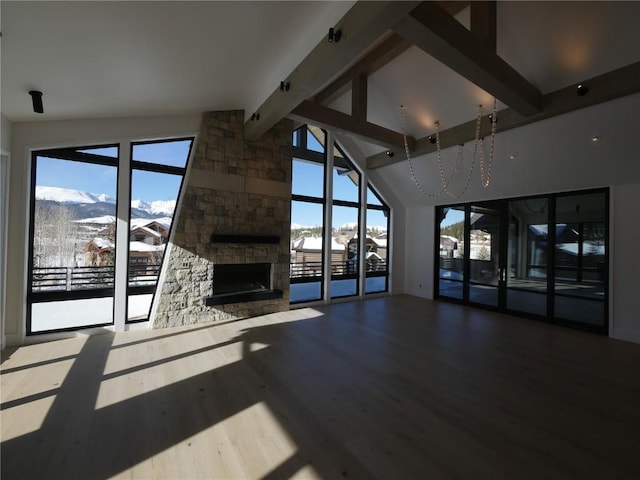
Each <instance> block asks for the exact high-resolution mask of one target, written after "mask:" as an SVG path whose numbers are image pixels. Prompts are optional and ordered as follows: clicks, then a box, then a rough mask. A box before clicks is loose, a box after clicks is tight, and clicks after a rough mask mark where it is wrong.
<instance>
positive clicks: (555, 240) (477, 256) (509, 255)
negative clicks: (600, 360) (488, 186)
mask: <svg viewBox="0 0 640 480" xmlns="http://www.w3.org/2000/svg"><path fill="white" fill-rule="evenodd" d="M436 215H437V219H438V220H437V224H436V230H437V232H438V237H439V248H438V251H437V252H436V256H437V261H438V264H439V268H438V273H437V281H436V289H435V295H436V297H438V298H445V299H447V298H448V299H451V300H455V301H463V302H465V303H469V304H472V305H478V306H487V307H491V308H496V309H498V310H504V311H508V312H513V313H519V314H523V315H526V316H529V317H533V318H538V319H541V320H546V321H550V322H553V323H558V324H563V325H568V326H574V327H578V328H582V329H586V330H592V331H596V332H601V333H606V332H607V329H608V323H607V305H608V288H607V286H608V285H607V272H608V191H607V190H605V189H601V190H592V191H586V192H571V193H559V194H549V195H539V196H535V197H527V198H516V199H506V200H496V201H488V202H474V203H470V204H463V205H445V206H440V207H437V209H436Z"/></svg>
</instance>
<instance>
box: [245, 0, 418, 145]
mask: <svg viewBox="0 0 640 480" xmlns="http://www.w3.org/2000/svg"><path fill="white" fill-rule="evenodd" d="M419 3H420V2H418V1H403V2H397V1H359V2H357V3H356V4H355V5H354V6H353V7H351V9H350V10H349V11H348V12H347V13H346V14H345V15H344V16H343V17H342V19H340V21H339V22H338V23H337V24H336V25H335V26H334V27H333V28H334V30H335V31H338V30H340V31H341V38H340V41H339V42H328V41H327V40H326V39H324V38H323V39H322V40H321V41H320V43H318V45H317V46H316V47H315V48H314V49H313V50H312V51H311V52H310V53H309V54H308V55H307V56H306V57H305V58H304V60H303V61H302V62H301V63H300V65H298V66H297V67H296V68H295V69H294V70H293V71H292V72H291V73H290V74H289V76H288V77H287V78H286V79H283V81H284V82H285V84H288V87H289V88H288V89H284V91H281V89H280V88H279V86H275V85H274V87H275V88H274V90H273V92H272V93H271V95H270V96H269V98H267V99H266V100H265V102H264V103H263V104H262V105H261V106H260V107H258V108H257V109H256V111H255V112H254V113H255V115H251V116H250V119H249V120H247V121H246V122H245V128H244V136H245V138H246V139H247V140H256V139H258V138H260V137H261V136H262V135H263V134H264V133H265V132H266V131H267V130H269V129H270V128H271V127H273V126H274V125H275V124H276V123H277V122H278V121H280V119H281V118H283V117H285V116H287V115H288V114H289V113H290V112H291V111H292V110H293V109H294V108H296V106H298V105H299V104H300V103H301V102H303V101H305V100H307V99H309V98H312V97H313V96H314V95H315V94H316V93H318V92H319V91H320V90H321V89H322V88H323V87H324V86H325V85H327V84H328V83H329V82H331V81H332V80H333V79H334V78H336V77H337V76H338V75H340V73H341V72H342V71H343V70H344V69H345V67H346V66H347V65H349V64H351V63H352V62H353V59H354V58H358V57H359V56H361V55H362V54H363V52H365V51H366V50H367V48H369V47H370V46H371V45H372V44H374V43H375V42H376V41H378V40H379V39H380V38H381V37H382V36H383V35H384V34H385V33H386V32H388V31H389V29H391V27H392V26H393V25H395V24H396V23H397V22H398V21H399V20H400V19H402V18H403V17H405V16H407V14H408V13H409V12H410V11H411V10H412V9H413V8H415V7H416V5H418V4H419ZM327 31H328V28H327ZM251 118H253V120H251Z"/></svg>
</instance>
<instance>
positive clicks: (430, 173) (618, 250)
mask: <svg viewBox="0 0 640 480" xmlns="http://www.w3.org/2000/svg"><path fill="white" fill-rule="evenodd" d="M498 119H499V116H498ZM498 121H499V120H498ZM639 125H640V94H636V95H632V96H629V97H625V98H622V99H618V100H615V101H613V102H608V103H606V104H601V105H597V106H594V107H590V108H587V109H583V110H578V111H576V112H572V113H571V114H567V115H562V116H560V117H556V118H553V119H550V120H547V121H544V122H538V123H535V124H531V125H528V126H525V127H521V128H518V129H514V130H510V131H508V132H504V133H501V134H498V135H497V139H496V161H495V165H494V169H495V172H494V177H493V183H492V185H491V186H490V188H488V189H486V190H483V189H482V187H481V186H480V180H479V176H478V172H477V170H476V171H475V173H474V175H473V177H472V179H471V186H470V187H469V190H468V192H467V194H466V195H465V196H463V197H462V198H460V199H459V200H453V199H451V198H447V197H446V196H440V197H438V198H437V200H434V199H431V198H428V197H425V196H424V195H422V194H421V193H420V192H418V190H417V188H416V186H415V185H413V184H412V181H411V180H410V177H409V173H408V172H409V169H408V164H407V162H406V161H405V162H401V163H399V164H396V165H393V166H391V167H384V168H381V169H379V171H380V172H381V173H382V175H383V176H384V178H387V179H388V182H389V184H390V185H391V186H392V187H393V189H394V191H395V192H396V194H397V195H398V196H400V195H401V193H400V192H405V194H404V197H403V200H404V203H405V204H406V205H408V206H407V209H406V212H407V219H406V222H407V228H406V231H405V234H406V240H405V245H406V252H405V254H406V262H405V271H406V272H405V278H406V288H405V291H406V292H407V293H410V294H413V295H420V296H424V297H427V298H431V296H432V293H433V285H432V279H433V268H434V266H433V241H434V240H433V238H434V207H433V205H436V204H439V205H442V204H453V203H461V202H469V201H476V200H489V199H497V198H509V197H518V196H524V195H533V194H537V193H551V192H562V191H571V190H581V189H587V188H597V187H611V200H612V202H611V225H612V228H611V237H610V238H611V244H610V254H611V262H610V263H611V275H610V300H611V305H610V329H609V331H610V335H611V336H612V337H615V338H618V339H623V340H628V341H634V342H639V343H640V313H639V312H640V310H639V309H640V307H639V306H638V305H639V304H638V295H639V294H640V281H639V278H640V275H639V274H638V272H640V255H638V245H640V214H639V209H640V193H639V190H640V187H639V185H640V135H639V134H638V133H639V132H640V129H639ZM594 135H598V136H601V141H600V142H598V143H593V142H591V137H592V136H594ZM471 147H472V146H471V144H469V145H467V147H466V148H467V149H470V148H471ZM511 152H513V153H515V154H516V155H517V158H516V159H515V160H512V161H510V160H508V159H507V158H506V156H507V155H508V154H509V153H511ZM452 155H455V149H448V150H445V151H443V158H448V157H451V156H452ZM447 156H448V157H447ZM469 158H470V157H469V156H468V155H467V157H466V161H467V163H466V164H465V165H464V166H463V168H462V171H463V173H462V174H461V175H464V174H466V172H467V171H468V167H469V163H468V162H469ZM414 164H415V165H417V166H418V168H416V170H419V175H418V177H419V178H421V179H423V180H424V182H425V183H429V182H431V183H429V185H431V187H432V188H431V189H430V190H429V191H432V192H436V191H437V190H438V189H439V188H440V186H439V174H438V170H437V163H436V161H435V156H434V155H431V156H424V157H421V158H418V159H416V161H414ZM476 168H477V166H476ZM420 284H422V285H423V287H422V289H421V288H420V287H419V285H420ZM425 285H428V286H429V291H427V292H424V291H423V290H424V289H425Z"/></svg>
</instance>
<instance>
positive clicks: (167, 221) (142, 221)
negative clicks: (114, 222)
mask: <svg viewBox="0 0 640 480" xmlns="http://www.w3.org/2000/svg"><path fill="white" fill-rule="evenodd" d="M152 223H158V224H159V225H162V226H163V227H164V228H166V229H169V227H171V217H161V218H132V219H131V229H134V228H138V227H146V226H148V225H151V224H152Z"/></svg>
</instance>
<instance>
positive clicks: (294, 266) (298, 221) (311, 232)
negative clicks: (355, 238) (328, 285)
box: [289, 200, 324, 302]
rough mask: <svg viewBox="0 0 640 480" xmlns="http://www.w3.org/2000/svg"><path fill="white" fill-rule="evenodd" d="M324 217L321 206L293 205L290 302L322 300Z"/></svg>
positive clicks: (306, 203) (299, 203) (305, 203)
mask: <svg viewBox="0 0 640 480" xmlns="http://www.w3.org/2000/svg"><path fill="white" fill-rule="evenodd" d="M322 218H323V206H322V204H320V203H311V202H301V201H295V200H294V201H292V202H291V267H290V274H289V276H290V280H291V291H290V292H291V293H290V301H291V302H302V301H311V300H320V299H321V298H322V293H321V284H322V278H323V276H322V265H323V263H322V251H323V244H324V242H323V239H322V224H323V220H322ZM298 284H299V285H298ZM312 284H313V285H312ZM294 285H296V286H294Z"/></svg>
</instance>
